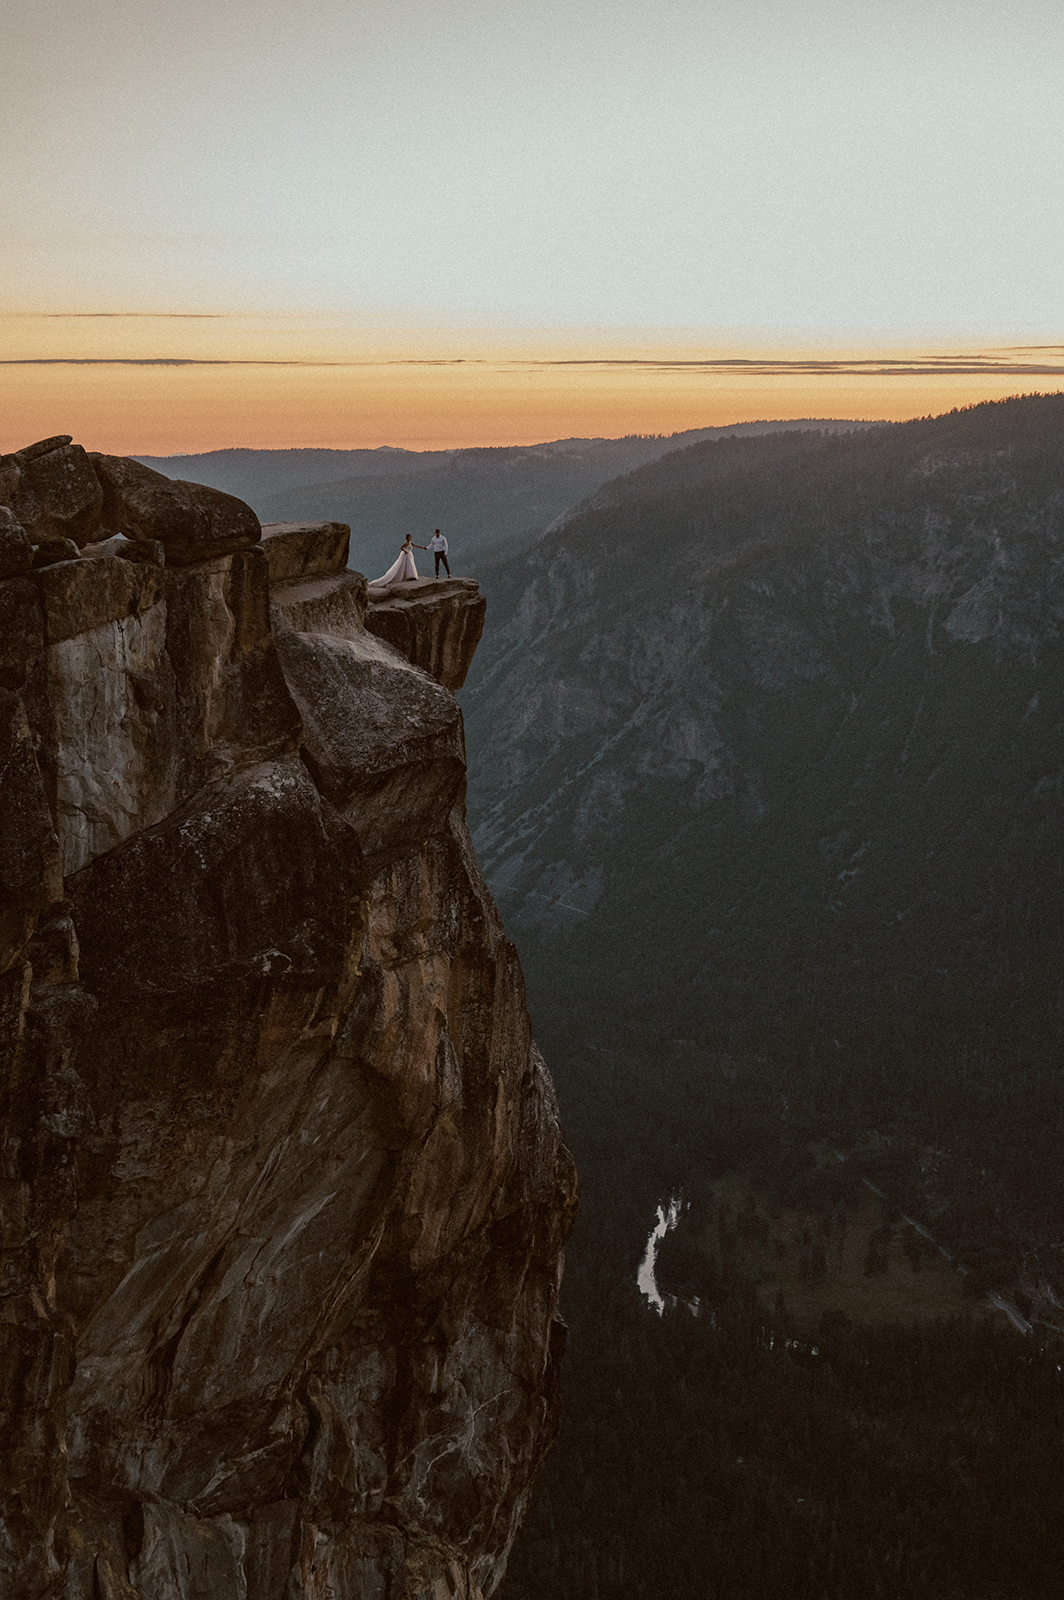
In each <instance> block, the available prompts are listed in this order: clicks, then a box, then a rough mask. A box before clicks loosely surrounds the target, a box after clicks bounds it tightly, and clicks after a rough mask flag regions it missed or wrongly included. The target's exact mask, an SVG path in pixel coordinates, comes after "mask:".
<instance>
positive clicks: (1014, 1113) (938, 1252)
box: [464, 396, 1064, 1600]
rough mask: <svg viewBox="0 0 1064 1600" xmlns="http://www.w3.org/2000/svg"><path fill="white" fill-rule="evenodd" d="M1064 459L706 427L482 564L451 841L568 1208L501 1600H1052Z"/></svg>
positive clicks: (1061, 1222)
mask: <svg viewBox="0 0 1064 1600" xmlns="http://www.w3.org/2000/svg"><path fill="white" fill-rule="evenodd" d="M1062 446H1064V396H1048V397H1027V398H1025V399H1022V400H1015V401H1010V402H1005V403H1002V404H998V405H986V406H980V407H976V408H972V409H970V410H968V411H964V412H958V413H952V414H950V415H949V416H946V417H941V418H930V419H924V420H922V421H919V422H915V423H908V424H902V425H895V426H890V427H882V428H877V429H874V430H871V431H868V432H865V433H863V434H859V435H856V434H855V435H852V436H849V437H834V438H829V437H825V436H824V435H823V434H817V433H816V432H812V431H811V432H807V433H805V434H804V435H803V434H790V435H783V434H780V435H769V436H766V437H761V438H750V439H739V440H731V441H708V442H706V443H701V444H696V445H694V446H692V447H691V448H689V449H687V450H684V451H680V452H676V453H674V454H673V455H670V456H665V457H663V458H662V459H661V460H660V461H658V462H655V463H652V464H650V465H648V466H645V467H643V468H641V469H640V470H639V471H636V472H633V473H632V474H630V475H629V476H627V477H625V478H622V479H620V480H617V481H616V482H614V483H612V484H609V485H607V486H605V487H604V488H603V489H602V490H600V491H599V493H598V494H597V495H596V496H595V498H594V500H593V501H592V502H590V503H589V505H588V506H587V507H586V508H585V509H584V510H582V511H580V512H579V513H578V514H576V515H574V516H571V517H569V518H567V519H566V520H565V521H564V523H563V524H562V525H560V526H559V527H558V528H557V529H556V530H555V531H553V532H548V533H545V534H544V535H543V536H542V537H541V538H539V539H538V540H537V541H536V542H535V543H534V544H533V546H532V548H531V549H529V550H522V551H521V552H520V553H515V554H511V556H510V557H508V558H506V559H503V560H500V561H499V562H498V563H497V564H496V565H495V566H494V567H493V568H491V569H489V570H488V571H486V572H485V573H484V574H483V579H482V581H483V586H484V587H485V588H486V590H487V592H488V596H489V604H490V606H491V612H490V615H491V624H490V627H489V629H488V631H487V633H486V636H485V641H484V645H483V646H482V650H481V654H480V657H479V658H478V662H477V664H476V667H475V669H474V673H473V674H472V675H471V680H470V684H469V687H468V688H467V690H466V692H465V696H464V701H465V708H466V716H467V727H468V736H469V746H470V755H471V760H472V764H473V770H472V775H471V791H470V816H471V821H472V823H473V825H474V828H475V830H476V838H477V842H478V849H479V851H480V853H481V856H482V859H484V860H485V862H486V863H487V867H488V871H489V876H490V881H491V882H492V885H493V887H494V889H495V891H496V894H497V896H498V898H499V900H500V904H501V906H502V909H503V912H504V915H505V917H506V920H507V924H508V926H510V927H511V928H512V929H513V931H514V933H515V937H516V939H517V943H518V947H519V949H520V952H521V955H522V960H523V963H524V965H525V969H526V973H527V976H528V982H529V993H530V1004H531V1007H532V1012H533V1017H534V1019H535V1021H536V1026H537V1030H538V1032H539V1034H540V1036H541V1043H542V1045H543V1047H544V1051H545V1053H546V1055H547V1057H548V1060H549V1063H550V1065H551V1068H552V1070H553V1072H554V1074H555V1077H556V1079H557V1081H558V1084H559V1091H560V1095H561V1100H562V1111H563V1118H564V1122H565V1127H566V1130H567V1133H568V1136H569V1138H570V1141H571V1142H572V1144H573V1146H574V1150H575V1153H576V1155H577V1159H578V1162H579V1165H580V1168H581V1174H582V1182H583V1196H584V1198H583V1212H582V1220H581V1223H580V1226H579V1229H578V1233H577V1236H576V1238H575V1240H574V1242H573V1246H572V1249H571V1252H570V1261H569V1267H568V1276H567V1286H566V1304H567V1307H568V1315H569V1318H570V1322H571V1337H570V1346H569V1356H568V1373H567V1378H566V1385H567V1397H568V1398H567V1404H566V1410H565V1420H564V1423H563V1428H562V1433H561V1437H560V1439H559V1442H558V1445H557V1446H556V1450H555V1453H554V1455H553V1457H552V1458H551V1460H550V1462H549V1463H548V1465H547V1467H546V1469H545V1470H544V1473H543V1476H542V1480H541V1483H540V1486H539V1489H538V1490H537V1494H536V1497H535V1500H534V1503H533V1506H532V1509H531V1512H530V1515H529V1518H528V1522H527V1525H526V1529H525V1532H524V1533H523V1534H522V1536H521V1539H520V1540H519V1543H518V1546H517V1547H516V1549H515V1553H514V1556H513V1560H512V1563H511V1569H510V1574H509V1576H508V1578H507V1580H506V1584H505V1589H504V1593H505V1595H506V1596H507V1600H531V1597H532V1596H533V1595H535V1596H540V1595H542V1594H544V1593H549V1594H551V1595H554V1596H562V1597H566V1600H597V1597H599V1596H606V1595H610V1596H613V1595H617V1596H620V1595H622V1594H623V1595H629V1594H634V1595H638V1594H644V1593H645V1594H654V1595H667V1596H672V1595H680V1594H687V1593H689V1592H691V1591H692V1590H694V1591H695V1592H698V1593H704V1594H706V1595H712V1596H715V1595H720V1596H721V1597H723V1596H725V1595H726V1596H728V1597H729V1600H733V1597H740V1600H741V1597H745V1596H750V1597H751V1600H752V1597H755V1596H758V1597H760V1596H790V1595H794V1596H801V1597H805V1596H808V1597H809V1600H822V1597H825V1596H830V1597H832V1600H834V1597H836V1596H838V1597H840V1600H841V1597H847V1600H849V1597H851V1596H853V1595H856V1594H862V1593H868V1594H870V1595H884V1596H891V1597H899V1600H900V1597H905V1600H908V1597H913V1600H916V1597H917V1596H925V1595H928V1594H935V1595H941V1596H943V1597H946V1600H950V1597H960V1596H964V1597H965V1600H1018V1597H1022V1596H1030V1597H1039V1596H1042V1595H1045V1596H1049V1595H1055V1594H1058V1593H1060V1592H1061V1588H1062V1587H1064V1552H1062V1550H1061V1541H1060V1536H1059V1525H1060V1512H1061V1509H1062V1508H1061V1504H1060V1493H1061V1490H1060V1485H1061V1483H1062V1482H1064V1444H1062V1436H1061V1427H1060V1424H1061V1393H1060V1380H1061V1374H1060V1371H1059V1368H1060V1366H1061V1364H1062V1363H1064V1354H1062V1347H1061V1335H1060V1328H1061V1327H1062V1326H1064V1312H1062V1310H1061V1302H1064V1269H1062V1265H1061V1250H1062V1249H1064V1164H1062V1163H1061V1160H1060V1153H1061V1149H1062V1143H1064V1070H1062V1068H1064V1059H1062V1052H1061V1036H1062V1024H1064V881H1062V880H1064V805H1062V800H1064V449H1062ZM674 1198H675V1199H676V1200H677V1201H678V1202H679V1203H678V1207H677V1210H678V1214H679V1220H678V1225H677V1226H676V1228H675V1230H674V1231H672V1232H670V1233H669V1234H668V1235H667V1236H666V1237H665V1239H664V1240H663V1242H662V1243H661V1246H660V1248H659V1252H658V1264H657V1283H658V1285H659V1287H660V1290H661V1292H662V1294H663V1295H664V1296H665V1298H666V1300H667V1306H666V1310H665V1314H664V1315H663V1316H659V1315H658V1313H657V1311H656V1310H654V1309H653V1308H652V1307H651V1306H650V1305H649V1304H648V1302H647V1300H646V1298H645V1297H644V1296H642V1295H641V1294H640V1293H639V1291H638V1289H637V1287H636V1272H637V1268H638V1265H639V1262H640V1259H641V1257H642V1255H643V1252H644V1249H645V1246H646V1240H647V1235H648V1232H649V1230H650V1228H651V1226H652V1225H653V1222H654V1218H655V1215H656V1212H657V1208H658V1207H659V1206H662V1205H665V1206H667V1205H668V1203H669V1202H670V1200H672V1199H674ZM692 1307H693V1309H691V1308H692Z"/></svg>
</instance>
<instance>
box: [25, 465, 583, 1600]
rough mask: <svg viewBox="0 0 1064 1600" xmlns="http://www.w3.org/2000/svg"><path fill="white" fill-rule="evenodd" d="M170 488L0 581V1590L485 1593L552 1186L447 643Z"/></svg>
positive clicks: (555, 1174)
mask: <svg viewBox="0 0 1064 1600" xmlns="http://www.w3.org/2000/svg"><path fill="white" fill-rule="evenodd" d="M43 446H47V447H48V448H43ZM43 446H42V447H37V448H39V449H40V455H39V457H37V458H36V459H39V460H45V461H47V460H48V459H49V458H50V457H51V456H52V455H55V454H56V453H57V452H59V451H62V450H66V449H67V448H68V447H69V441H67V440H61V441H43ZM22 454H23V456H25V455H26V454H27V453H26V452H23V453H22ZM5 459H11V458H5ZM86 459H88V460H91V461H96V462H98V461H99V459H100V458H96V457H90V458H86ZM32 464H33V463H32V459H31V462H30V465H32ZM16 465H18V468H19V471H20V473H25V472H26V470H27V468H26V466H25V463H16ZM129 465H131V466H132V465H133V464H132V463H130V464H129ZM140 470H141V471H145V470H146V469H140ZM9 476H13V474H9ZM153 476H154V475H153ZM121 477H122V474H120V473H118V472H117V471H115V472H112V473H111V481H112V483H113V482H114V481H118V480H119V478H121ZM133 480H135V482H136V483H137V484H138V485H140V488H138V494H139V493H140V492H141V488H143V480H142V479H140V478H139V476H138V475H137V474H132V475H131V479H130V481H133ZM166 481H167V480H163V482H164V483H165V482H166ZM18 482H19V483H21V482H22V478H21V477H20V478H19V480H18ZM182 487H183V486H181V485H177V486H176V488H177V489H178V490H180V489H182ZM110 492H111V491H110V490H109V491H108V493H110ZM153 492H154V491H153ZM146 493H147V491H145V494H146ZM160 493H161V496H162V500H164V501H165V502H166V505H165V506H164V510H163V511H162V512H160V517H159V520H158V522H153V521H152V520H151V518H150V517H149V516H148V515H147V513H145V514H144V515H143V517H142V520H141V521H139V522H138V523H137V525H136V527H132V526H131V525H130V526H128V527H127V529H126V530H124V531H126V532H133V533H135V534H136V540H135V541H134V548H136V549H137V550H139V551H141V552H145V553H142V554H141V555H140V556H139V557H137V558H135V559H133V560H130V559H128V552H127V551H126V550H125V549H124V548H123V544H122V541H116V540H115V538H114V532H115V524H114V521H112V522H110V523H109V524H108V523H105V524H104V529H103V532H101V533H100V537H99V538H98V540H97V543H96V545H95V546H94V547H93V548H92V549H90V550H89V551H87V552H85V553H83V554H82V556H81V557H80V558H78V559H68V560H60V561H58V562H55V563H53V564H50V565H45V566H43V567H38V568H34V569H33V570H31V571H26V570H24V568H23V567H19V568H18V569H17V573H16V574H15V575H12V576H10V577H8V578H6V579H4V580H2V581H0V622H2V623H3V624H5V626H4V627H3V628H2V629H0V781H2V784H3V805H2V807H0V891H2V895H3V899H2V902H0V1094H2V1096H3V1121H2V1128H3V1144H2V1165H0V1224H2V1229H0V1247H2V1248H0V1290H2V1299H0V1393H2V1395H3V1397H4V1403H3V1407H2V1408H0V1493H2V1496H3V1519H2V1522H0V1591H2V1592H3V1593H5V1594H11V1595H12V1596H15V1595H17V1596H19V1597H20V1600H21V1597H25V1600H44V1597H49V1600H50V1597H53V1596H54V1597H56V1600H59V1597H62V1600H97V1597H101V1596H106V1597H112V1596H115V1597H117V1596H140V1597H142V1600H203V1597H206V1596H210V1597H211V1600H326V1597H327V1596H328V1597H333V1600H343V1597H348V1596H358V1597H363V1596H365V1597H367V1600H368V1597H374V1600H377V1597H379V1600H399V1597H403V1600H419V1597H423V1600H430V1597H431V1600H443V1597H445V1596H452V1597H453V1596H463V1597H466V1600H477V1597H478V1596H482V1595H487V1594H489V1593H490V1592H491V1590H492V1589H493V1588H494V1587H495V1585H496V1584H497V1582H498V1580H499V1578H500V1577H501V1573H502V1570H503V1566H504V1563H505V1557H506V1552H507V1550H508V1548H509V1544H510V1541H511V1540H512V1537H513V1534H514V1532H515V1530H516V1526H517V1524H518V1522H519V1520H520V1517H521V1514H522V1511H523V1509H524V1506H525V1504H526V1502H527V1498H528V1495H529V1493H530V1490H531V1484H532V1480H533V1477H534V1475H535V1471H536V1468H537V1466H538V1463H539V1461H540V1460H541V1458H542V1456H543V1454H544V1452H545V1450H546V1449H547V1447H548V1445H549V1443H550V1440H551V1438H552V1435H553V1429H554V1426H555V1412H556V1403H557V1360H558V1355H559V1351H560V1338H559V1329H560V1324H558V1323H557V1321H556V1309H557V1294H558V1282H559V1274H560V1259H561V1248H562V1245H563V1243H564V1239H565V1236H566V1234H567V1232H568V1228H569V1226H570V1223H571V1218H572V1212H573V1207H574V1203H575V1192H574V1175H573V1171H572V1164H571V1160H570V1158H569V1156H568V1153H567V1152H566V1150H565V1147H564V1145H563V1144H562V1143H561V1140H560V1135H559V1130H558V1122H557V1111H556V1106H555V1102H554V1096H553V1090H552V1087H551V1084H550V1079H549V1076H548V1074H547V1072H546V1069H545V1067H544V1066H543V1063H542V1061H541V1059H540V1057H539V1055H538V1052H537V1051H536V1049H535V1046H534V1044H533V1042H532V1038H531V1032H530V1026H529V1019H528V1015H527V1012H526V1010H525V1004H524V987H523V980H522V976H521V972H520V968H519V966H518V962H517V958H516V955H515V952H514V950H513V947H512V945H511V944H510V942H509V940H508V939H507V938H506V935H505V933H504V931H503V929H502V927H501V925H500V923H499V920H498V916H497V914H496V911H495V908H494V905H493V903H492V901H491V898H490V896H489V895H488V893H487V890H486V889H485V887H484V884H483V882H482V879H481V877H480V873H479V870H478V868H477V864H476V860H475V858H474V856H473V852H472V848H471V845H470V842H469V838H468V835H467V833H466V829H465V822H464V810H463V803H462V801H463V794H464V753H463V743H462V730H461V717H460V713H459V711H458V708H457V706H456V704H455V702H454V700H453V698H452V697H451V695H450V693H449V692H448V691H447V689H446V688H445V687H443V686H442V685H441V683H440V682H439V681H437V678H436V677H433V676H432V675H430V673H429V672H427V671H425V670H423V668H422V667H421V666H420V665H418V664H417V661H418V660H419V659H420V658H421V657H426V658H428V659H435V660H436V661H437V663H446V667H445V669H444V668H441V674H440V675H442V672H443V671H444V670H446V672H447V673H448V674H451V675H453V674H454V672H456V671H459V670H460V671H461V672H462V674H463V675H464V669H465V667H466V666H468V660H465V662H464V666H463V664H462V652H463V651H466V652H467V653H468V654H471V649H472V646H470V645H469V635H468V632H467V631H465V632H463V629H462V628H461V627H459V628H458V629H457V631H455V632H454V633H452V634H451V635H450V636H448V616H449V614H450V613H449V611H448V609H447V607H446V605H444V603H443V602H444V601H445V600H446V597H441V598H439V599H438V600H437V602H435V603H434V602H433V599H432V597H431V596H428V595H426V596H425V597H424V598H419V601H418V604H419V606H420V607H421V611H420V617H419V616H418V614H417V612H416V611H415V616H414V617H413V619H407V623H406V624H405V626H407V628H408V632H409V634H410V637H409V638H408V644H409V649H408V651H407V652H406V653H405V654H404V653H401V652H400V651H399V650H397V649H396V648H394V647H393V646H391V645H389V644H388V643H386V642H385V641H384V640H382V639H381V638H379V637H375V636H374V635H372V634H368V633H366V632H365V630H364V628H363V626H362V619H363V616H364V613H365V607H366V596H365V584H364V582H363V580H361V579H360V578H359V577H358V575H357V574H345V573H344V572H343V562H344V560H345V559H346V540H345V538H344V537H343V536H342V533H341V532H338V531H337V527H336V525H326V526H325V527H324V528H323V529H322V536H321V540H320V542H319V544H318V545H315V540H314V537H313V529H311V528H308V527H307V526H306V525H297V526H296V527H295V528H293V529H280V530H268V534H267V539H266V540H265V541H264V543H265V544H266V550H265V551H264V550H263V549H260V548H257V541H256V542H252V543H250V544H248V545H247V547H244V548H241V547H240V546H241V543H242V542H243V541H244V539H245V535H246V534H247V531H248V530H246V529H245V530H244V532H243V533H240V532H239V531H238V534H237V536H236V538H235V545H234V544H232V543H231V544H229V545H228V546H226V547H225V548H222V549H219V547H218V544H217V543H215V544H213V545H210V549H209V553H208V554H207V555H205V556H202V557H201V558H200V559H192V557H191V555H190V552H191V551H192V550H193V547H194V538H200V537H203V536H204V535H203V528H204V527H207V529H208V532H210V530H211V529H213V530H214V532H215V533H217V531H218V529H219V528H220V527H222V525H223V524H224V520H225V516H227V515H228V514H229V513H228V512H227V511H226V510H225V508H224V507H223V508H222V510H221V511H219V512H218V513H217V515H216V516H214V515H213V514H212V513H211V512H209V511H208V512H206V513H204V517H205V519H206V520H205V521H203V520H201V521H199V522H196V521H195V519H193V531H192V533H188V528H189V524H188V523H187V522H186V523H185V524H184V526H185V529H186V533H185V534H180V535H178V534H175V533H174V531H173V530H174V526H175V525H176V524H168V523H167V518H168V517H170V516H171V515H172V514H173V515H175V516H176V513H175V512H174V511H173V508H174V505H175V504H177V503H178V502H179V501H180V498H181V497H180V495H178V496H176V498H175V497H174V496H170V497H169V499H167V495H168V493H169V492H168V491H167V492H166V493H165V494H164V493H162V492H161V491H160ZM204 493H205V494H209V493H210V491H204ZM219 498H220V499H226V498H227V497H219ZM138 503H139V504H141V505H146V504H147V500H146V499H145V500H142V501H140V502H138ZM201 509H202V508H201ZM212 517H213V520H212ZM168 528H169V536H168V531H167V530H168ZM196 529H198V530H199V531H198V532H197V531H196ZM94 531H95V530H94ZM120 531H122V530H120ZM107 532H110V533H111V538H109V539H107V541H106V545H104V543H103V542H102V540H103V537H104V534H105V533H107ZM193 535H194V537H193ZM211 536H212V537H213V535H211ZM286 539H287V540H288V542H289V544H290V546H291V548H286V546H285V540H286ZM16 544H17V541H16ZM21 548H22V547H21V546H19V549H20V550H21ZM197 548H198V547H197ZM271 572H272V573H273V574H274V578H275V585H276V586H275V588H274V600H273V605H272V616H271V600H270V592H269V575H270V573H271ZM308 588H309V590H310V591H311V592H309V593H308V592H306V591H307V590H308ZM451 609H452V610H453V607H452V608H451ZM419 626H420V628H421V635H422V636H421V637H420V639H419V638H418V637H417V636H416V635H417V630H418V627H419ZM463 640H464V641H465V642H464V643H463ZM474 644H475V641H474ZM412 658H413V659H412Z"/></svg>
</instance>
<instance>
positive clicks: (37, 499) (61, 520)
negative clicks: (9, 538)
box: [12, 434, 103, 545]
mask: <svg viewBox="0 0 1064 1600" xmlns="http://www.w3.org/2000/svg"><path fill="white" fill-rule="evenodd" d="M14 459H15V461H16V463H17V464H18V467H19V472H20V476H19V481H18V487H17V488H16V490H15V493H14V496H13V500H12V510H13V511H14V513H15V515H16V516H17V517H18V519H19V521H20V522H21V523H22V526H23V527H24V528H25V530H26V532H27V533H28V534H29V536H30V538H31V539H32V541H33V543H34V544H45V543H47V542H48V541H50V540H53V539H72V540H73V541H74V543H75V544H78V545H82V544H86V543H87V542H88V541H89V540H90V539H91V538H92V537H93V536H94V535H95V533H96V530H97V529H98V528H99V526H100V513H101V511H102V510H103V489H102V488H101V487H100V481H99V479H98V478H97V476H96V474H95V472H94V471H93V470H92V465H91V463H90V461H89V458H88V456H87V455H86V454H85V451H84V450H83V449H82V448H81V446H80V445H79V444H71V443H70V440H69V438H68V437H67V435H66V434H61V435H60V436H59V438H58V439H42V440H41V442H40V444H35V445H28V446H27V447H26V449H24V450H17V451H16V452H15V458H14Z"/></svg>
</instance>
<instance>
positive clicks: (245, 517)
mask: <svg viewBox="0 0 1064 1600" xmlns="http://www.w3.org/2000/svg"><path fill="white" fill-rule="evenodd" d="M90 460H91V461H92V464H93V466H94V467H95V469H96V473H97V475H98V477H99V479H100V482H101V484H102V485H103V495H104V500H103V518H104V522H105V523H106V525H107V527H108V529H110V530H111V531H112V532H113V533H124V534H125V535H126V537H127V538H129V539H133V540H154V539H157V540H158V541H159V542H160V543H161V544H162V546H163V549H164V551H165V552H166V561H167V565H168V566H177V567H187V566H191V565H193V564H194V563H195V562H197V561H207V560H210V558H211V557H212V556H223V555H230V554H232V553H233V552H234V551H236V550H248V549H250V548H251V546H252V545H256V544H258V543H259V538H260V528H259V519H258V517H257V516H256V515H255V513H254V511H252V509H251V507H250V506H248V505H245V504H244V502H243V500H238V499H237V498H236V496H235V495H231V494H223V493H222V491H221V490H220V489H208V488H207V487H206V486H205V485H204V484H201V483H183V482H182V481H181V480H180V479H178V478H167V477H164V475H163V474H162V473H161V472H155V471H153V470H152V468H151V467H144V466H141V464H140V462H139V461H131V460H129V459H128V457H125V456H105V455H95V454H94V455H92V456H91V457H90Z"/></svg>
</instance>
